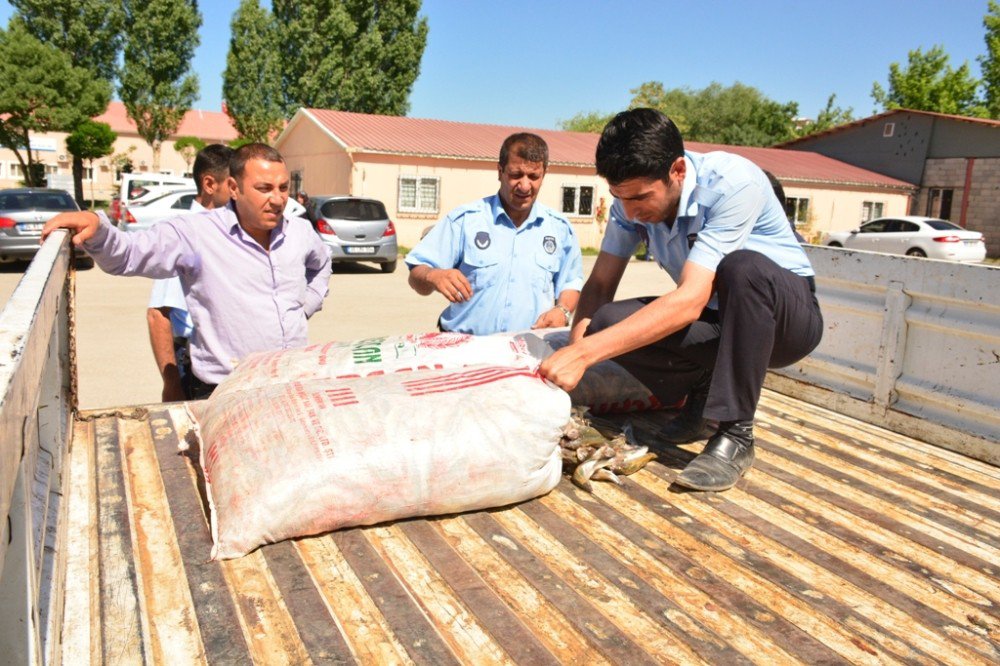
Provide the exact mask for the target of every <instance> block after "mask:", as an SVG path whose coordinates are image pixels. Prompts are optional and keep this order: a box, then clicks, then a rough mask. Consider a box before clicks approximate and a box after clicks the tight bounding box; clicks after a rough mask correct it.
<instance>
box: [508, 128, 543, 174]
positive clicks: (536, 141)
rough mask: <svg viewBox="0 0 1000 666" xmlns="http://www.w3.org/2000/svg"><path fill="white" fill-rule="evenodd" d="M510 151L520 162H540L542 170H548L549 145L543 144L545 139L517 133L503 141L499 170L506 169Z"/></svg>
mask: <svg viewBox="0 0 1000 666" xmlns="http://www.w3.org/2000/svg"><path fill="white" fill-rule="evenodd" d="M512 150H513V151H514V154H515V155H517V156H518V157H520V158H521V159H522V160H525V161H527V162H541V163H542V169H548V168H549V145H548V144H547V143H545V139H543V138H542V137H540V136H538V135H537V134H531V133H529V132H518V133H517V134H511V135H510V136H509V137H507V138H506V139H504V140H503V145H502V146H500V168H501V169H503V168H506V166H507V162H509V161H510V153H511V151H512Z"/></svg>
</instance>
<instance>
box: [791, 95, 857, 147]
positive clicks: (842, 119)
mask: <svg viewBox="0 0 1000 666" xmlns="http://www.w3.org/2000/svg"><path fill="white" fill-rule="evenodd" d="M836 101H837V96H836V95H830V96H829V97H828V98H827V100H826V107H824V108H823V110H822V111H820V112H819V114H818V115H817V116H816V120H809V121H806V122H805V123H804V124H802V125H801V126H799V127H798V128H797V129H796V130H795V136H797V137H799V136H807V135H809V134H816V133H817V132H824V131H826V130H828V129H830V128H831V127H836V126H837V125H843V124H844V123H849V122H851V121H852V120H854V109H852V108H851V107H847V108H846V109H843V108H841V107H839V106H836Z"/></svg>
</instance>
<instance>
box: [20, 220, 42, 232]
mask: <svg viewBox="0 0 1000 666" xmlns="http://www.w3.org/2000/svg"><path fill="white" fill-rule="evenodd" d="M43 226H45V225H44V224H42V223H41V222H25V223H23V224H19V225H17V228H18V229H20V230H21V231H41V230H42V227H43Z"/></svg>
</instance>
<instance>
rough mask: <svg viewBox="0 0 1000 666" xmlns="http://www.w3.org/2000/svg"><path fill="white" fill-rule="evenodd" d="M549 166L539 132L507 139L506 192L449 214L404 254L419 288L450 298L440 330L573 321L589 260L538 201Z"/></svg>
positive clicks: (500, 169) (485, 330)
mask: <svg viewBox="0 0 1000 666" xmlns="http://www.w3.org/2000/svg"><path fill="white" fill-rule="evenodd" d="M548 165H549V148H548V145H547V144H546V143H545V141H544V140H543V139H542V138H541V137H539V136H536V135H534V134H527V133H522V134H512V135H511V136H509V137H507V138H506V139H505V140H504V142H503V145H502V146H501V148H500V160H499V163H498V164H497V173H498V174H499V178H500V191H499V192H498V193H497V194H494V195H493V196H489V197H486V198H484V199H479V200H477V201H473V202H472V203H470V204H466V205H464V206H459V207H458V208H456V209H455V210H453V211H451V212H450V213H448V215H447V216H446V217H445V218H444V219H443V220H441V221H440V222H438V223H437V224H436V225H434V228H433V229H431V231H430V233H428V234H427V236H426V237H425V238H424V239H423V240H421V241H420V243H418V244H417V246H416V247H415V248H413V250H412V251H411V252H410V253H409V254H408V255H406V264H407V266H409V268H410V277H409V284H410V286H411V287H412V288H413V290H414V291H416V292H417V293H418V294H421V295H422V296H427V295H429V294H431V293H433V292H435V291H436V292H438V293H440V294H441V295H442V296H444V297H445V298H446V299H448V302H449V305H448V307H447V308H445V310H444V312H443V313H442V314H441V318H440V319H439V320H438V326H439V327H440V328H441V330H443V331H457V332H460V333H471V334H473V335H489V334H491V333H500V332H506V331H520V330H525V329H527V328H529V327H531V328H548V327H552V326H567V325H569V321H570V317H571V316H572V313H573V311H574V310H575V309H576V304H577V301H578V300H579V298H580V287H581V286H583V261H582V259H581V255H580V244H579V243H578V242H577V239H576V233H575V232H574V231H573V228H572V226H570V223H569V221H567V220H566V218H564V217H562V216H560V215H558V214H556V213H555V212H554V211H552V210H551V209H549V208H547V207H545V206H543V205H541V204H539V203H537V202H536V199H538V192H539V190H540V189H541V186H542V180H543V179H544V178H545V171H546V169H548Z"/></svg>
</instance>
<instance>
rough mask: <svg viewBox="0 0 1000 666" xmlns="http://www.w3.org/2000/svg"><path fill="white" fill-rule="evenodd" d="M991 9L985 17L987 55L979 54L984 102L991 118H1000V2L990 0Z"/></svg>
mask: <svg viewBox="0 0 1000 666" xmlns="http://www.w3.org/2000/svg"><path fill="white" fill-rule="evenodd" d="M988 7H989V11H988V12H987V14H986V15H985V16H984V17H983V27H984V28H986V35H985V37H984V39H985V40H986V55H982V56H979V66H980V67H981V68H982V74H983V88H984V89H985V92H984V95H983V103H984V104H985V105H986V111H987V113H988V114H989V117H990V118H997V119H1000V3H997V2H996V0H990V2H989V5H988Z"/></svg>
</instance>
